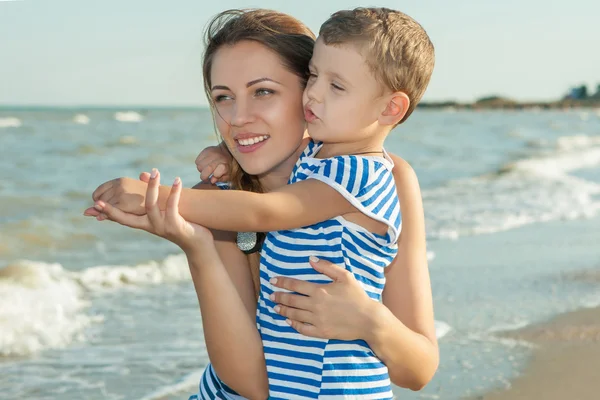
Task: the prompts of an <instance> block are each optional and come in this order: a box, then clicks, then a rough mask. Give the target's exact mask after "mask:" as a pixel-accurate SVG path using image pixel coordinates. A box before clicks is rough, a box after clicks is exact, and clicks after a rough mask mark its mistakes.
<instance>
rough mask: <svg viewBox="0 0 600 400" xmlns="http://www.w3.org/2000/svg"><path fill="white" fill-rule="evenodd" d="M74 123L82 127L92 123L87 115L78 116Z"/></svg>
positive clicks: (74, 118)
mask: <svg viewBox="0 0 600 400" xmlns="http://www.w3.org/2000/svg"><path fill="white" fill-rule="evenodd" d="M73 122H75V123H76V124H80V125H87V124H89V123H90V117H88V116H87V115H85V114H77V115H75V116H74V117H73Z"/></svg>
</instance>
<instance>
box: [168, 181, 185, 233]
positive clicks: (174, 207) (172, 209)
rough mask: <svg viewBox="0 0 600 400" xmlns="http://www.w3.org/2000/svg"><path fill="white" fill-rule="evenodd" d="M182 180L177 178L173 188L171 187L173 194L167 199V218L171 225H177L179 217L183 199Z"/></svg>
mask: <svg viewBox="0 0 600 400" xmlns="http://www.w3.org/2000/svg"><path fill="white" fill-rule="evenodd" d="M181 187H182V184H181V179H180V178H179V177H177V178H175V182H173V186H172V187H171V193H170V194H169V198H168V199H167V210H166V212H165V213H166V218H167V221H168V222H169V223H175V222H176V221H177V218H178V217H179V198H180V197H181Z"/></svg>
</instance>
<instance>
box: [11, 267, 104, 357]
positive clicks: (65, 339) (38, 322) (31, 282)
mask: <svg viewBox="0 0 600 400" xmlns="http://www.w3.org/2000/svg"><path fill="white" fill-rule="evenodd" d="M87 305H88V303H87V301H86V300H85V293H84V290H83V289H82V288H81V286H80V285H78V284H77V283H76V282H75V281H73V280H72V279H71V278H70V277H69V276H68V274H67V273H66V271H65V270H64V269H63V268H62V267H61V266H60V265H59V264H46V263H41V262H33V261H21V262H18V263H16V264H11V265H9V266H7V267H5V268H3V269H1V270H0V355H3V356H12V355H27V354H31V353H35V352H38V351H40V350H42V349H46V348H60V347H64V346H66V345H68V344H70V343H71V342H73V341H76V340H81V339H82V337H81V333H82V331H83V329H84V328H85V327H87V326H89V325H90V324H91V323H92V322H93V321H94V320H95V318H94V317H92V316H89V315H86V314H85V313H84V311H83V310H84V309H85V308H86V307H87Z"/></svg>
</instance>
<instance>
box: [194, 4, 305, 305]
mask: <svg viewBox="0 0 600 400" xmlns="http://www.w3.org/2000/svg"><path fill="white" fill-rule="evenodd" d="M244 40H252V41H255V42H258V43H260V44H262V45H263V46H265V47H266V48H268V49H270V50H272V51H273V52H275V53H276V54H277V55H279V57H280V59H281V61H282V63H283V65H284V66H285V67H286V68H287V69H288V70H289V71H291V72H292V73H294V74H296V75H297V76H298V77H299V78H300V81H301V84H302V85H306V81H307V79H308V63H309V61H310V59H311V57H312V53H313V48H314V44H315V35H314V33H313V32H312V31H311V30H310V29H309V28H308V27H307V26H306V25H304V24H303V23H302V22H300V21H298V20H297V19H296V18H294V17H291V16H289V15H287V14H284V13H281V12H278V11H273V10H265V9H245V10H239V9H237V10H227V11H223V12H221V13H219V14H217V15H216V16H215V17H214V18H213V19H212V20H211V22H210V23H209V24H208V27H207V29H206V36H205V46H206V50H205V51H204V59H203V64H202V72H203V74H204V90H205V92H206V95H207V97H208V100H209V103H210V104H211V110H214V107H213V104H212V98H211V90H210V88H211V86H212V82H211V76H210V71H211V68H212V63H213V59H214V56H215V54H216V53H217V51H218V50H219V49H220V48H221V47H223V46H232V45H235V44H236V43H238V42H241V41H244ZM213 116H214V113H213ZM215 117H216V116H215ZM221 147H222V148H224V149H226V146H221ZM230 171H231V172H230V176H231V187H232V189H237V190H246V191H251V192H258V193H261V192H263V188H262V187H261V185H260V182H259V180H258V177H257V176H254V175H249V174H247V173H246V172H245V171H244V170H242V168H241V167H240V165H239V164H238V162H237V161H236V160H235V158H233V157H232V161H231V165H230ZM258 236H259V240H261V241H262V240H264V234H261V233H259V234H258ZM248 258H249V261H250V268H251V272H252V279H253V281H254V288H255V290H256V292H257V293H258V289H259V287H260V279H259V261H260V253H259V252H257V253H252V254H250V255H249V257H248Z"/></svg>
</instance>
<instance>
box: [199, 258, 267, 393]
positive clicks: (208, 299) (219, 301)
mask: <svg viewBox="0 0 600 400" xmlns="http://www.w3.org/2000/svg"><path fill="white" fill-rule="evenodd" d="M212 256H214V261H213V262H212V263H211V264H212V265H207V262H206V259H207V255H206V254H203V255H202V257H196V256H194V255H188V262H189V263H190V271H191V274H192V278H193V281H194V286H195V288H196V293H197V295H198V301H199V303H200V310H201V314H202V322H203V326H204V337H205V341H206V346H207V350H208V354H209V358H210V360H211V363H212V364H213V367H214V368H215V371H216V372H217V375H218V376H219V377H220V378H221V379H222V380H223V382H225V383H226V384H227V385H229V386H230V387H232V388H233V389H234V390H236V391H237V392H238V393H240V394H241V395H242V396H244V397H247V398H250V399H258V398H262V399H265V398H267V396H268V381H267V374H266V364H265V358H264V352H263V348H262V341H261V338H260V334H259V333H258V330H257V329H256V323H255V321H254V320H253V319H252V318H251V317H250V316H249V314H248V311H247V309H246V307H245V305H244V303H243V300H242V299H241V297H240V296H239V293H238V292H237V290H236V287H235V285H234V284H233V282H232V281H231V279H230V277H229V274H228V273H227V271H226V269H225V267H224V266H223V265H222V263H221V264H219V262H220V259H218V257H217V256H216V254H214V255H212ZM201 263H203V265H200V264H201Z"/></svg>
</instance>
